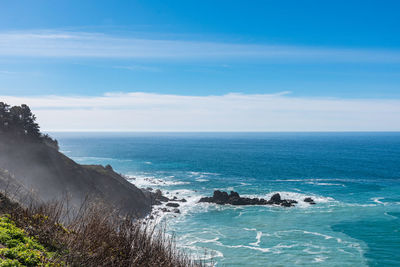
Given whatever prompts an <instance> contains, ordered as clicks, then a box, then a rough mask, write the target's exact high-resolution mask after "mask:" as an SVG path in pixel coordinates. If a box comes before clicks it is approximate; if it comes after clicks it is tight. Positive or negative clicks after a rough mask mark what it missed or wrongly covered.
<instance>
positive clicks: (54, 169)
mask: <svg viewBox="0 0 400 267" xmlns="http://www.w3.org/2000/svg"><path fill="white" fill-rule="evenodd" d="M0 168H1V169H4V170H7V171H8V172H9V174H10V175H12V177H14V178H15V179H16V181H17V183H20V184H22V185H23V186H24V188H26V189H28V190H32V191H34V193H35V195H37V196H38V197H39V198H40V199H42V200H44V201H48V200H54V199H60V198H62V197H65V195H66V194H68V196H69V197H70V198H71V201H72V204H74V205H76V206H79V205H80V203H81V202H82V201H83V200H84V199H85V197H87V196H90V197H94V198H98V199H99V200H101V201H103V202H105V203H106V204H111V205H112V206H114V207H116V208H118V209H120V210H121V211H123V212H124V213H131V214H132V213H134V214H136V215H137V216H139V217H142V216H144V215H145V214H146V213H148V212H149V211H150V210H151V200H150V199H149V198H148V197H146V196H145V195H144V194H143V192H142V191H141V190H140V189H138V188H137V187H136V186H134V185H133V184H131V183H129V182H128V181H126V180H125V179H124V178H123V177H121V176H120V175H119V174H117V173H115V172H114V171H113V170H112V169H111V168H104V167H103V166H85V165H79V164H77V163H76V162H74V161H73V160H71V159H70V158H68V157H67V156H65V155H64V154H62V153H60V152H59V151H58V150H57V149H56V148H54V147H51V146H48V145H46V144H45V143H43V142H33V141H23V142H21V141H20V140H12V138H11V137H9V136H8V137H6V136H2V135H0Z"/></svg>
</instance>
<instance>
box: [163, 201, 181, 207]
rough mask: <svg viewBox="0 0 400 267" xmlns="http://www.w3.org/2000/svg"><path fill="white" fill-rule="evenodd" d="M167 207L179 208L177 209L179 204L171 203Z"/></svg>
mask: <svg viewBox="0 0 400 267" xmlns="http://www.w3.org/2000/svg"><path fill="white" fill-rule="evenodd" d="M165 206H167V207H173V208H177V207H179V204H178V203H174V202H170V203H167V204H166V205H165Z"/></svg>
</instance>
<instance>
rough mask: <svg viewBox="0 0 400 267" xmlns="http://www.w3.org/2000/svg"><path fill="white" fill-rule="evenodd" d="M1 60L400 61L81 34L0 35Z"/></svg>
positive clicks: (357, 52)
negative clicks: (23, 58) (38, 58)
mask: <svg viewBox="0 0 400 267" xmlns="http://www.w3.org/2000/svg"><path fill="white" fill-rule="evenodd" d="M0 56H18V57H58V58H65V57H85V58H92V57H93V58H122V59H129V58H130V59H175V60H194V59H196V60H210V59H221V58H223V59H235V60H240V59H246V58H247V59H249V58H250V59H254V60H256V59H257V60H299V61H304V60H312V61H323V62H324V61H327V62H396V63H398V62H400V52H399V51H385V50H363V49H339V48H322V47H304V46H287V45H256V44H239V43H223V42H207V41H188V40H167V39H144V38H135V37H121V36H113V35H105V34H98V33H82V32H56V31H36V32H2V33H0Z"/></svg>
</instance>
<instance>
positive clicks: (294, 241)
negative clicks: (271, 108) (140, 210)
mask: <svg viewBox="0 0 400 267" xmlns="http://www.w3.org/2000/svg"><path fill="white" fill-rule="evenodd" d="M52 135H53V136H54V137H56V138H57V139H58V140H59V142H60V146H61V150H62V152H63V153H65V154H66V155H67V156H69V157H71V158H73V159H74V160H75V161H77V162H78V163H82V164H103V165H105V164H111V165H112V166H113V167H114V169H115V170H116V171H118V172H120V173H122V174H124V175H126V177H127V179H128V180H129V181H130V182H132V183H134V184H136V185H138V186H140V187H152V188H153V189H156V188H159V189H161V190H162V191H163V192H164V193H165V194H167V196H170V197H172V196H177V197H178V198H185V199H187V200H188V201H187V202H186V203H182V204H181V207H180V210H181V214H174V213H165V214H159V216H160V217H159V221H160V223H162V222H164V223H166V224H167V229H168V231H169V232H170V233H174V234H175V236H176V239H177V242H178V246H179V247H180V248H182V249H184V250H186V251H188V252H190V253H193V254H194V255H196V256H198V257H204V258H207V259H208V258H210V257H212V258H213V260H214V262H216V264H217V266H310V265H313V266H314V265H315V266H400V133H52ZM216 189H220V190H225V191H230V190H235V191H237V192H238V193H239V194H241V195H244V196H252V197H263V198H269V197H270V196H271V195H272V194H273V193H276V192H279V193H280V194H281V195H282V196H283V197H285V198H290V199H295V200H297V201H299V204H298V205H297V206H296V207H293V208H284V207H275V206H246V207H238V206H229V205H226V206H217V205H214V204H205V203H201V204H197V201H198V200H199V199H200V197H202V196H211V195H212V193H213V191H214V190H216ZM305 197H312V198H313V199H314V200H315V202H316V205H309V204H308V203H305V202H303V199H304V198H305ZM205 251H206V252H205Z"/></svg>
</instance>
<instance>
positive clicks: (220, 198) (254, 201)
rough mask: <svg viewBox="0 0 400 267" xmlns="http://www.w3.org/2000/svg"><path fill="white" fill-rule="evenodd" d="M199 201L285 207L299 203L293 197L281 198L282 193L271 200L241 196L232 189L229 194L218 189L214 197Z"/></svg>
mask: <svg viewBox="0 0 400 267" xmlns="http://www.w3.org/2000/svg"><path fill="white" fill-rule="evenodd" d="M199 202H208V203H216V204H220V205H225V204H231V205H280V206H284V207H292V206H294V204H296V203H297V201H296V200H292V199H281V195H280V194H278V193H277V194H274V195H273V196H272V197H271V198H270V200H268V201H267V200H265V199H263V198H247V197H241V196H240V195H239V193H237V192H234V191H231V192H230V194H229V195H228V193H227V192H224V191H219V190H216V191H214V194H213V196H212V197H203V198H201V199H200V201H199Z"/></svg>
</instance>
